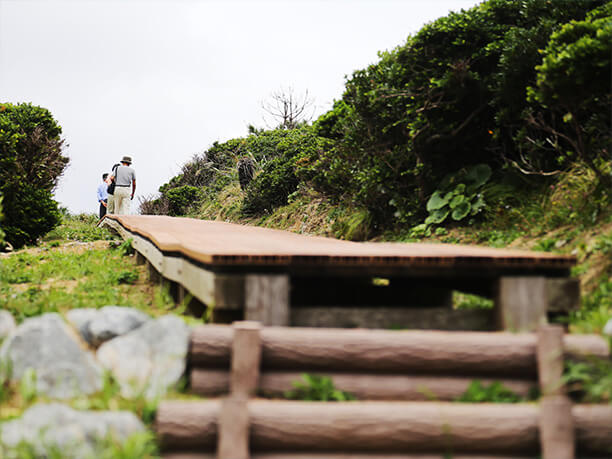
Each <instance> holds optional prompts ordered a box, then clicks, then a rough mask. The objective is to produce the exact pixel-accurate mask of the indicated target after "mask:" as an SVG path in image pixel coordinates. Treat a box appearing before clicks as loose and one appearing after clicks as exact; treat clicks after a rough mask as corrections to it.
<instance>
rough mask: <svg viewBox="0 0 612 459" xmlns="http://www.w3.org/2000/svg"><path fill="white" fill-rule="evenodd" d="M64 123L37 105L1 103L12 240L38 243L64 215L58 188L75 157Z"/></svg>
mask: <svg viewBox="0 0 612 459" xmlns="http://www.w3.org/2000/svg"><path fill="white" fill-rule="evenodd" d="M61 132H62V129H61V127H60V126H59V125H58V124H57V122H56V121H55V119H53V116H52V115H51V113H50V112H49V111H48V110H47V109H45V108H41V107H37V106H34V105H31V104H18V105H13V104H8V103H4V104H0V194H1V195H2V196H3V204H4V214H5V220H4V225H3V229H4V231H5V233H6V240H7V241H8V242H10V243H11V244H12V245H13V246H15V247H21V246H23V245H24V244H30V243H34V242H35V241H36V239H37V238H38V237H40V236H42V235H43V234H46V233H47V232H48V231H50V230H51V229H53V228H54V227H55V226H57V225H58V224H59V222H60V220H61V216H60V213H59V209H58V205H57V202H56V201H54V200H53V194H52V193H53V190H54V189H55V187H56V186H57V181H58V179H59V177H60V176H61V175H62V173H63V172H64V170H65V168H66V166H67V165H68V162H69V159H68V158H67V157H65V156H63V155H62V151H63V147H64V140H63V139H62V138H61V137H60V135H61Z"/></svg>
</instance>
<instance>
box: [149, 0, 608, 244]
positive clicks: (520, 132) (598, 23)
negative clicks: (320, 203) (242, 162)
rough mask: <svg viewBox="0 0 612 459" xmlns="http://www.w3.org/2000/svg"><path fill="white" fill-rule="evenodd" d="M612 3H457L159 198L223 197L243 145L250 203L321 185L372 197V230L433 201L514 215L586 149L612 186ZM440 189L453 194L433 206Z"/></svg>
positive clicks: (191, 169)
mask: <svg viewBox="0 0 612 459" xmlns="http://www.w3.org/2000/svg"><path fill="white" fill-rule="evenodd" d="M611 11H612V2H605V1H604V0H573V1H571V2H568V1H564V0H524V1H521V2H510V1H507V0H488V1H485V2H483V3H481V4H479V5H478V6H475V7H473V8H471V9H469V10H462V11H460V12H455V13H450V14H449V15H448V16H446V17H442V18H439V19H438V20H436V21H433V22H431V23H429V24H427V25H425V26H424V27H423V28H422V29H421V30H420V31H418V32H417V33H416V34H414V35H413V36H410V37H409V38H408V40H407V41H406V43H405V44H403V45H401V46H398V47H397V48H395V49H394V50H392V51H388V52H383V53H380V60H379V61H378V62H377V63H375V64H372V65H370V66H368V67H367V68H365V69H362V70H357V71H355V72H354V73H353V74H352V75H351V76H350V77H349V78H348V79H347V81H346V84H345V91H344V93H343V94H342V97H341V98H340V99H339V100H336V101H335V102H334V105H333V108H332V109H331V110H330V111H328V112H327V113H325V114H323V115H321V116H320V117H319V118H318V119H317V120H316V121H315V122H314V123H313V125H312V126H308V125H300V126H298V127H296V128H295V129H275V130H268V131H265V130H257V129H251V130H250V135H248V136H247V137H245V138H242V139H232V140H230V141H228V142H225V143H222V144H219V143H215V144H213V146H212V147H211V148H210V149H209V150H208V151H207V152H206V153H205V154H204V156H203V157H204V158H206V161H203V160H201V159H198V160H194V161H192V162H191V163H189V164H188V165H186V166H185V168H186V169H185V170H184V171H183V172H182V173H181V174H180V175H179V176H177V177H175V178H173V179H172V180H171V181H170V182H169V183H168V184H166V185H164V186H163V187H162V188H160V191H161V192H162V196H161V197H160V198H159V199H160V200H159V201H158V203H159V204H160V205H158V206H157V208H160V209H161V208H164V205H161V204H163V203H164V202H166V206H165V208H166V209H167V208H168V207H169V206H168V205H167V199H168V197H167V193H168V191H169V189H171V188H177V187H180V186H184V185H190V186H197V187H200V188H201V189H202V199H203V200H207V199H209V200H210V201H211V202H216V196H218V195H219V193H220V191H221V190H222V189H223V187H226V186H228V185H229V184H233V183H234V182H235V181H237V174H236V173H235V169H236V162H237V160H238V158H240V157H244V156H249V157H250V158H252V159H253V162H254V164H255V168H256V172H255V178H254V179H253V181H252V182H251V183H250V185H249V186H248V187H247V188H246V189H245V191H244V195H243V203H242V211H243V213H244V214H247V215H257V214H263V213H266V212H269V211H271V210H273V209H274V208H275V207H277V206H280V205H283V204H286V203H287V202H288V197H289V195H291V193H295V192H296V190H301V189H308V188H309V187H311V188H315V189H316V190H317V191H318V192H320V193H322V194H324V195H325V196H326V198H329V200H330V201H331V202H333V203H335V204H337V205H340V206H344V207H346V208H354V209H360V212H363V215H365V216H367V217H366V218H364V219H363V220H364V221H366V220H367V226H368V234H370V230H373V231H374V232H380V231H382V230H385V229H388V228H391V227H393V226H397V225H406V226H414V225H416V224H418V223H420V222H423V221H424V219H425V218H427V217H428V212H429V213H430V214H432V213H436V215H435V216H432V215H430V221H432V222H433V220H436V221H437V222H438V223H443V222H444V221H446V222H449V221H450V220H451V218H448V219H446V214H448V215H451V213H452V212H454V215H455V221H459V220H461V221H462V222H463V221H466V222H470V221H472V218H471V217H472V216H474V215H475V214H476V213H478V212H479V211H480V210H481V209H482V210H484V212H483V213H482V215H483V216H485V217H487V218H489V217H490V216H492V215H497V214H499V213H502V214H503V213H504V212H505V210H504V209H509V208H511V207H512V204H515V202H514V201H516V200H518V199H525V198H526V199H529V196H530V193H531V194H536V193H539V192H541V190H544V189H548V188H549V187H550V185H554V184H555V181H558V180H559V178H560V177H564V176H565V175H564V173H565V172H567V171H569V170H571V169H572V167H574V165H575V164H576V163H577V162H578V161H579V162H580V164H584V165H586V166H587V167H588V168H590V169H591V170H592V171H593V173H594V174H595V176H596V181H597V182H598V185H597V189H598V190H599V189H606V186H607V185H606V184H607V183H608V182H609V180H610V178H609V172H608V173H606V172H605V171H606V170H609V163H610V159H609V154H610V152H609V145H610V142H611V139H610V130H609V126H610V110H609V106H610V91H609V82H610V69H611V65H610V56H611V51H610V43H611V42H612V37H611V35H612V32H611V28H612V25H611V24H612V21H611V20H610V15H611ZM478 164H481V165H482V167H483V168H487V170H490V171H491V174H490V176H491V180H490V181H489V182H487V183H484V184H481V186H480V187H481V188H482V189H479V190H477V192H474V193H472V192H471V191H473V190H468V189H467V186H466V188H465V189H464V190H461V189H458V188H456V187H453V189H452V190H451V189H448V190H447V189H445V184H444V178H445V177H458V176H460V175H461V174H462V173H463V172H462V171H466V170H467V169H466V168H469V167H470V166H472V165H478ZM196 179H197V180H196ZM466 185H467V184H466ZM608 188H609V186H608ZM436 190H440V191H441V190H444V191H445V194H444V196H442V198H445V197H448V202H447V203H445V204H444V205H442V207H440V208H438V209H434V208H432V207H431V206H430V209H428V208H427V205H426V204H427V202H428V201H429V200H430V199H431V197H432V195H433V194H434V192H435V191H436ZM468 191H470V192H468ZM465 192H468V193H467V194H466V193H465ZM449 193H450V194H449ZM453 193H454V195H453ZM483 196H484V201H483V199H482V198H483ZM598 196H599V195H598ZM598 199H599V198H598ZM164 200H165V201H164ZM442 200H444V199H442ZM599 201H601V202H602V203H603V202H606V199H605V198H604V197H602V198H601V199H599ZM485 204H486V206H485ZM445 206H446V210H449V212H448V213H447V212H446V210H444V209H445ZM483 206H484V207H483ZM440 209H442V210H440ZM438 210H439V211H440V212H434V211H438ZM451 211H452V212H451ZM466 211H467V213H466ZM506 213H507V212H506ZM443 215H444V218H442V216H443ZM462 218H463V219H465V220H462ZM445 219H446V220H445Z"/></svg>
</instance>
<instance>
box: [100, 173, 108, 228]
mask: <svg viewBox="0 0 612 459" xmlns="http://www.w3.org/2000/svg"><path fill="white" fill-rule="evenodd" d="M106 177H108V174H102V183H100V185H99V186H98V202H99V203H100V218H102V217H104V216H105V215H106V206H107V202H108V193H107V191H106V188H107V187H108V184H107V183H106Z"/></svg>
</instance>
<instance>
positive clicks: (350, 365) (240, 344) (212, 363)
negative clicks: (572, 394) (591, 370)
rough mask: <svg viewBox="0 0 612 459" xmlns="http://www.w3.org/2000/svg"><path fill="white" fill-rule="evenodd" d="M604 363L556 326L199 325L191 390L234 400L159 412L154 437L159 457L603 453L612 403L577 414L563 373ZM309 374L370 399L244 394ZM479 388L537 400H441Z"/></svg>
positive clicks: (596, 344) (595, 339)
mask: <svg viewBox="0 0 612 459" xmlns="http://www.w3.org/2000/svg"><path fill="white" fill-rule="evenodd" d="M609 353H610V351H609V348H608V344H607V342H606V341H605V340H604V339H602V338H601V337H599V336H594V335H565V334H564V333H563V329H562V328H561V327H559V326H543V327H540V329H539V330H538V332H537V333H523V334H511V333H480V332H435V331H428V332H425V331H385V330H346V329H301V328H285V327H262V326H261V325H260V324H259V323H257V322H236V323H234V325H233V326H232V327H230V326H219V325H206V326H201V327H198V328H196V329H194V330H193V333H192V338H191V350H190V366H191V376H190V381H191V388H192V391H194V392H195V393H198V394H202V395H206V396H219V395H226V394H229V397H228V398H225V399H217V400H210V401H206V402H182V401H181V402H178V401H177V402H163V403H162V404H161V405H160V407H159V410H158V413H157V419H156V429H157V432H158V434H159V435H160V438H161V440H162V444H163V447H164V449H165V450H166V451H167V452H169V454H170V456H167V457H175V458H177V459H178V458H179V457H183V456H181V455H180V454H184V457H185V458H189V457H193V458H194V459H195V457H211V456H210V454H212V453H213V452H214V451H216V457H219V458H220V459H229V458H231V459H240V458H248V457H262V458H265V457H270V458H273V457H274V454H277V455H278V456H277V457H288V458H296V459H297V458H304V459H305V458H307V457H311V458H313V459H314V458H316V457H321V458H322V457H330V458H333V457H337V458H340V457H353V453H355V454H362V455H363V454H366V455H365V456H363V457H368V456H367V454H370V455H373V456H370V457H374V456H375V457H394V455H396V454H399V453H402V454H404V453H406V452H408V451H409V452H411V453H415V454H416V453H418V454H421V455H424V456H418V457H427V454H446V453H449V452H452V453H453V454H454V453H458V454H459V456H457V457H461V456H460V455H461V454H466V455H469V456H465V457H482V458H484V457H497V458H501V457H525V456H526V455H527V456H529V455H533V454H539V453H541V454H542V457H543V458H544V459H566V458H567V459H570V458H573V457H574V455H575V453H576V452H577V451H578V452H580V454H583V453H588V454H592V453H593V454H607V453H608V452H612V406H603V405H594V406H583V405H575V406H572V403H571V401H570V400H569V399H568V398H567V396H566V395H565V388H564V387H563V384H562V371H563V362H564V360H565V359H566V358H584V357H585V356H589V355H590V356H596V357H609ZM317 371H318V372H319V373H320V374H323V375H325V376H328V377H331V378H332V381H333V382H334V386H335V387H336V388H337V389H341V390H345V391H347V392H350V393H352V394H353V395H355V396H356V397H357V398H358V399H360V400H367V401H359V402H344V403H312V402H288V401H278V400H262V399H254V398H252V397H253V396H255V395H257V394H264V395H267V396H272V397H274V396H281V397H282V396H283V394H284V393H285V392H286V391H287V390H290V389H291V388H292V385H293V383H294V382H295V381H297V380H299V378H300V375H301V373H303V372H308V373H317ZM476 375H480V376H481V377H478V378H477V377H476ZM483 375H484V377H483ZM474 379H479V380H481V382H482V383H484V384H487V383H491V382H493V381H500V382H502V384H504V385H505V386H506V387H507V388H509V389H511V390H513V391H514V392H515V393H517V394H519V395H523V396H525V395H526V394H527V393H528V392H529V391H530V390H531V389H533V388H534V387H538V388H539V390H540V392H541V394H542V398H541V399H540V401H539V403H538V404H526V403H522V404H464V403H447V402H444V400H453V399H455V398H457V397H458V396H459V395H461V394H462V393H463V392H465V390H466V389H467V387H468V386H469V384H470V383H471V382H472V381H473V380H474ZM390 400H393V402H389V401H390ZM400 400H401V401H400ZM424 400H428V402H425V401H424ZM432 400H437V401H436V402H432ZM179 453H180V454H179ZM347 453H350V456H346V454H347ZM177 454H178V455H177ZM487 454H488V455H489V456H486V455H487ZM491 454H493V455H494V456H490V455H491ZM194 455H195V456H194ZM197 455H201V456H197ZM343 455H344V456H343ZM478 455H480V456H478ZM355 457H359V456H355ZM396 457H397V456H396ZM401 457H415V458H416V457H417V456H401Z"/></svg>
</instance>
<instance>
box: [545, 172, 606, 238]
mask: <svg viewBox="0 0 612 459" xmlns="http://www.w3.org/2000/svg"><path fill="white" fill-rule="evenodd" d="M602 170H603V171H604V173H607V174H610V173H611V172H612V167H611V165H610V163H608V164H607V166H605V168H603V169H602ZM549 192H550V197H549V200H548V203H547V205H546V209H545V215H544V222H545V224H546V226H547V227H548V228H551V229H552V228H558V227H559V226H563V225H579V226H585V227H588V226H592V225H594V224H595V223H596V222H597V220H598V217H599V216H600V215H602V214H603V213H605V212H606V211H609V209H610V207H611V206H612V190H611V189H608V188H607V187H606V186H605V185H604V183H602V182H600V181H599V180H597V175H596V173H595V172H594V171H593V170H592V169H590V168H589V167H587V166H586V165H584V164H583V163H575V164H574V165H573V166H572V167H571V168H570V169H569V170H568V171H566V172H564V173H563V174H561V176H560V178H559V180H558V181H557V182H556V183H554V184H552V185H550V191H549Z"/></svg>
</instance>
